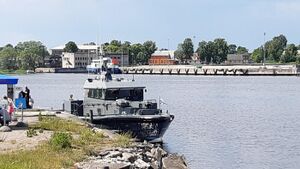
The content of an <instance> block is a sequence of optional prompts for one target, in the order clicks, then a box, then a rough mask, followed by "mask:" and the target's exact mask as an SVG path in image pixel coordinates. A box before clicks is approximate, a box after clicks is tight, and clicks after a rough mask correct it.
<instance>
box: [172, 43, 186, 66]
mask: <svg viewBox="0 0 300 169" xmlns="http://www.w3.org/2000/svg"><path fill="white" fill-rule="evenodd" d="M174 56H175V58H176V59H178V60H180V62H183V60H184V57H185V55H184V53H183V49H182V43H180V44H178V47H177V50H176V51H175V52H174Z"/></svg>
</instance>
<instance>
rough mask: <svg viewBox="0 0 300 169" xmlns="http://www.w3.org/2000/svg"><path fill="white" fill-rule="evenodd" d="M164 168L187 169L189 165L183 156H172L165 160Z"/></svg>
mask: <svg viewBox="0 0 300 169" xmlns="http://www.w3.org/2000/svg"><path fill="white" fill-rule="evenodd" d="M162 161H163V167H164V168H172V169H187V168H188V167H187V164H186V162H185V159H184V157H183V156H179V155H176V154H171V155H169V156H167V157H165V158H163V160H162Z"/></svg>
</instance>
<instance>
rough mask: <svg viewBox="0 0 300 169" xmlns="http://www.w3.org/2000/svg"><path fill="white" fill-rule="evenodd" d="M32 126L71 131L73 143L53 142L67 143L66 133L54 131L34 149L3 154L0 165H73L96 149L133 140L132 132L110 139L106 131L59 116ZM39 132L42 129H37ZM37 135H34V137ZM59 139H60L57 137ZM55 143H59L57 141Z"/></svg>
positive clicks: (10, 168)
mask: <svg viewBox="0 0 300 169" xmlns="http://www.w3.org/2000/svg"><path fill="white" fill-rule="evenodd" d="M29 127H30V129H36V130H41V129H42V130H52V131H54V133H67V134H70V133H71V134H72V138H71V139H70V140H69V141H71V145H70V146H66V147H63V146H61V147H57V146H53V139H57V138H58V142H60V141H61V142H62V143H65V141H66V140H65V139H66V138H68V137H64V136H65V134H60V136H59V137H57V134H56V136H55V134H53V135H52V137H51V139H50V141H48V142H44V143H42V144H41V145H40V146H38V147H36V148H35V149H33V150H21V151H17V152H12V153H6V154H0V168H5V169H20V168H21V169H36V168H39V169H48V168H51V169H60V168H70V167H72V166H73V165H74V163H76V162H79V161H82V160H83V159H85V158H86V157H87V156H89V155H94V154H95V153H96V151H98V150H101V149H103V148H109V147H114V146H119V147H124V146H129V145H130V144H131V141H130V139H131V137H130V134H128V133H125V134H121V135H118V136H116V139H113V140H112V139H109V138H106V137H105V136H104V134H103V133H99V132H95V131H93V130H92V129H90V128H88V127H86V126H85V125H84V124H80V123H78V122H75V121H71V120H64V119H60V118H56V117H47V118H45V117H42V118H40V121H39V123H37V124H35V125H33V126H29ZM37 134H39V133H37ZM34 137H35V136H33V138H34ZM56 141H57V140H56ZM55 144H56V143H55Z"/></svg>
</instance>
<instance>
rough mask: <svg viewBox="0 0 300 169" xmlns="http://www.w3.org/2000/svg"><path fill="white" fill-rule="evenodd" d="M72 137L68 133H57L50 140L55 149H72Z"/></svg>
mask: <svg viewBox="0 0 300 169" xmlns="http://www.w3.org/2000/svg"><path fill="white" fill-rule="evenodd" d="M71 141H72V135H71V134H70V133H66V132H55V133H54V134H53V135H52V136H51V138H50V145H51V146H52V147H53V148H55V149H58V150H59V149H65V148H70V147H71Z"/></svg>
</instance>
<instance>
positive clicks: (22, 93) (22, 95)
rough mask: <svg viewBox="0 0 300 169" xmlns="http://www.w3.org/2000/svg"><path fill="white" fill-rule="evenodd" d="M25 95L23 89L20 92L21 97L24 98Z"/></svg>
mask: <svg viewBox="0 0 300 169" xmlns="http://www.w3.org/2000/svg"><path fill="white" fill-rule="evenodd" d="M24 97H25V92H23V90H22V91H20V92H19V98H24Z"/></svg>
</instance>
